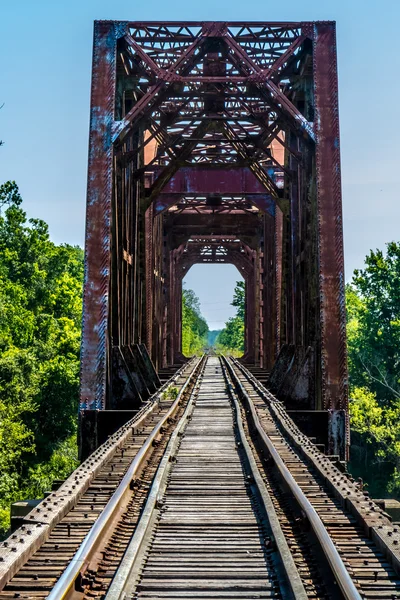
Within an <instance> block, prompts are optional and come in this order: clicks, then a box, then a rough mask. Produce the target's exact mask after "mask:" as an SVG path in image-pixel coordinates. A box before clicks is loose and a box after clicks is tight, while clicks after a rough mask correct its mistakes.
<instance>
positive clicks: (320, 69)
mask: <svg viewBox="0 0 400 600" xmlns="http://www.w3.org/2000/svg"><path fill="white" fill-rule="evenodd" d="M314 93H315V120H314V122H315V130H316V169H317V211H318V259H319V264H318V266H319V305H320V328H321V330H320V335H321V371H322V399H323V403H324V407H325V408H327V409H329V410H331V411H332V412H331V415H332V419H331V421H332V423H338V422H339V421H340V419H339V420H338V415H335V412H336V411H338V410H347V407H348V389H347V360H346V358H347V357H346V320H345V295H344V260H343V230H342V196H341V180H340V146H339V114H338V83H337V65H336V32H335V24H334V23H324V22H321V23H316V24H315V25H314ZM344 418H345V415H344V413H343V419H344ZM335 428H336V431H335V430H334V429H335ZM335 428H331V431H330V433H331V446H332V448H331V449H332V450H333V451H335V452H340V454H342V455H343V452H344V446H345V440H344V439H343V435H342V434H341V433H340V432H339V431H338V429H337V427H336V426H335ZM340 429H341V430H343V429H344V428H343V427H342V426H341V427H340Z"/></svg>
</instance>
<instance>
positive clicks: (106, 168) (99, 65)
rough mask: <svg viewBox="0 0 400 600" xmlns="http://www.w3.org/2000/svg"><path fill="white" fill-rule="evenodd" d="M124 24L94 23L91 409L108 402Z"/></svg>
mask: <svg viewBox="0 0 400 600" xmlns="http://www.w3.org/2000/svg"><path fill="white" fill-rule="evenodd" d="M125 28H126V25H125V24H124V23H114V22H107V21H96V22H95V26H94V44H93V71H92V90H91V111H90V134H89V169H88V191H87V205H86V244H85V281H84V294H83V325H82V350H81V390H80V405H81V408H90V409H102V408H105V403H106V390H107V370H108V365H107V359H108V356H107V354H108V353H107V350H108V346H109V343H110V340H109V332H108V316H109V286H110V221H111V201H112V185H113V145H112V129H113V123H114V103H115V80H116V43H117V38H118V37H120V35H122V34H123V32H124V30H125Z"/></svg>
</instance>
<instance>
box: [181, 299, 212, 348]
mask: <svg viewBox="0 0 400 600" xmlns="http://www.w3.org/2000/svg"><path fill="white" fill-rule="evenodd" d="M207 338H208V325H207V322H206V320H205V319H204V317H202V315H201V311H200V301H199V299H198V298H197V296H196V294H195V293H194V292H193V290H187V289H183V290H182V353H183V354H184V356H192V355H193V354H197V353H200V352H203V351H204V350H205V348H206V346H207Z"/></svg>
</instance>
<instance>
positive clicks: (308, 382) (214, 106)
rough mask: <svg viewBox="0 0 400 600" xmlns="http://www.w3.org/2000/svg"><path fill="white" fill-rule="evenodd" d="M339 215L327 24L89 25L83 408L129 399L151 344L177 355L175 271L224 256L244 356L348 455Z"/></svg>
mask: <svg viewBox="0 0 400 600" xmlns="http://www.w3.org/2000/svg"><path fill="white" fill-rule="evenodd" d="M341 210H342V206H341V181H340V148H339V118H338V89H337V67H336V41H335V24H334V23H333V22H300V23H277V22H275V23H261V22H247V23H244V22H243V23H241V22H170V23H158V22H117V21H97V22H96V23H95V32H94V50H93V74H92V94H91V122H90V147H89V175H88V195H87V217H86V219H87V221H86V262H85V265H86V266H85V287H84V320H83V342H82V360H81V409H82V414H86V413H89V412H90V411H102V410H114V411H115V410H116V411H119V410H123V409H125V410H128V411H129V410H131V409H132V408H134V407H135V406H137V403H138V402H140V401H141V400H143V399H144V398H145V397H147V396H148V394H149V393H151V391H152V389H153V388H154V387H156V386H157V376H156V374H155V373H153V372H152V371H151V365H150V361H149V356H150V357H151V359H152V362H153V364H154V366H155V369H156V370H157V371H159V370H160V369H162V368H166V367H168V366H172V365H176V364H178V363H180V362H181V361H182V360H184V358H183V356H182V353H181V339H180V338H181V294H182V278H183V277H184V275H185V273H187V271H188V270H189V269H190V267H191V266H192V265H193V264H196V263H200V262H202V263H204V262H215V263H231V264H233V265H235V266H236V267H237V269H238V271H239V272H240V273H241V275H242V276H243V278H244V280H245V284H246V324H245V330H246V352H245V356H244V358H243V360H244V361H245V362H247V363H248V364H254V365H257V366H258V367H259V368H261V369H265V370H266V371H269V372H271V376H270V381H269V385H270V388H271V390H272V391H273V392H275V393H276V394H277V395H278V397H280V398H281V399H282V400H283V401H284V402H285V403H286V405H287V407H288V408H289V409H290V410H291V411H294V413H296V414H298V416H299V420H300V421H301V419H302V418H303V419H306V418H309V417H310V415H319V417H318V418H325V417H326V419H325V421H323V422H324V423H325V424H326V425H325V427H326V429H327V436H328V438H329V446H330V451H331V452H336V453H338V454H340V455H342V456H343V455H344V454H345V446H346V430H347V425H346V423H347V406H348V400H347V366H346V340H345V307H344V272H343V236H342V212H341ZM146 348H147V351H146ZM307 415H308V417H307ZM321 415H322V417H321ZM315 422H317V421H315ZM82 431H83V430H82Z"/></svg>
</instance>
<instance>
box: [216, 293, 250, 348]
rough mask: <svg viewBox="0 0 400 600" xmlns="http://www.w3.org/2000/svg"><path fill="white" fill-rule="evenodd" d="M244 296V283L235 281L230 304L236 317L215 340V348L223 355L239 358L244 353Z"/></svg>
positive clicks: (232, 318)
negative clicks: (234, 310) (232, 355)
mask: <svg viewBox="0 0 400 600" xmlns="http://www.w3.org/2000/svg"><path fill="white" fill-rule="evenodd" d="M245 295H246V292H245V284H244V281H237V282H236V285H235V289H234V292H233V300H232V302H231V304H232V306H234V307H235V308H236V315H235V316H234V317H231V318H230V319H228V321H227V322H226V324H225V328H224V329H223V330H222V331H221V333H220V334H219V336H218V340H217V348H218V349H219V350H220V351H221V352H223V353H226V354H228V353H229V354H234V355H238V356H240V355H242V354H243V352H244V315H245V297H246V296H245Z"/></svg>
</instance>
